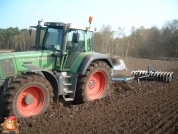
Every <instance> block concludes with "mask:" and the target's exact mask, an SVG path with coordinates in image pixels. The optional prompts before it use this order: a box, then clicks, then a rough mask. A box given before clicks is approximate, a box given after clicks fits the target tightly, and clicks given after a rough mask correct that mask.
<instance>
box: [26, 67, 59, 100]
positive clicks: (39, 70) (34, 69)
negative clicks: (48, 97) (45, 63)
mask: <svg viewBox="0 0 178 134" xmlns="http://www.w3.org/2000/svg"><path fill="white" fill-rule="evenodd" d="M23 66H24V67H25V68H27V69H29V70H30V71H31V72H36V73H42V74H43V75H44V76H45V78H46V79H47V80H48V81H49V82H50V83H51V85H52V87H53V92H54V98H53V99H54V102H56V103H58V93H59V90H58V81H57V79H56V77H55V76H54V75H53V74H52V73H51V72H50V71H48V70H45V69H43V68H41V67H38V66H34V65H23Z"/></svg>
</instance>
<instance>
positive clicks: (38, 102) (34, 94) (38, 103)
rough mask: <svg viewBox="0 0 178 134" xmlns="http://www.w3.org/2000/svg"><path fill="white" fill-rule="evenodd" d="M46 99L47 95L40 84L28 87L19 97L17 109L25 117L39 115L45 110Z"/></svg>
mask: <svg viewBox="0 0 178 134" xmlns="http://www.w3.org/2000/svg"><path fill="white" fill-rule="evenodd" d="M29 96H30V97H29ZM27 98H31V99H27ZM45 99H46V96H45V93H44V91H43V89H42V88H40V87H38V86H30V87H27V88H26V89H24V90H23V91H22V92H21V93H20V94H19V96H18V98H17V109H18V111H19V112H20V114H21V115H23V116H25V117H29V116H35V115H38V114H39V113H40V112H41V111H42V110H43V106H44V103H45ZM29 100H30V101H29Z"/></svg>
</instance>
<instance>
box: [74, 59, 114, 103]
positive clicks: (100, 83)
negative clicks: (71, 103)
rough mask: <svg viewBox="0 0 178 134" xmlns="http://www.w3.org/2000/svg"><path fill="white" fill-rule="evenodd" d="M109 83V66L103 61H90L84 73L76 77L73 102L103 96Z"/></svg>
mask: <svg viewBox="0 0 178 134" xmlns="http://www.w3.org/2000/svg"><path fill="white" fill-rule="evenodd" d="M110 84H111V71H110V67H109V66H108V65H107V64H106V63H105V62H103V61H96V62H93V63H91V64H90V66H89V67H88V69H87V71H86V72H85V74H84V75H79V77H78V82H77V90H76V94H75V102H77V103H82V102H85V101H92V100H95V99H100V98H103V97H105V96H106V95H107V91H108V89H109V87H110Z"/></svg>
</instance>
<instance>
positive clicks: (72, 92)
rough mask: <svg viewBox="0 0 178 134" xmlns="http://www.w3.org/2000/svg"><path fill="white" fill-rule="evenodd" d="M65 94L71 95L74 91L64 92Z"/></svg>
mask: <svg viewBox="0 0 178 134" xmlns="http://www.w3.org/2000/svg"><path fill="white" fill-rule="evenodd" d="M64 93H65V94H70V93H73V91H70V90H64Z"/></svg>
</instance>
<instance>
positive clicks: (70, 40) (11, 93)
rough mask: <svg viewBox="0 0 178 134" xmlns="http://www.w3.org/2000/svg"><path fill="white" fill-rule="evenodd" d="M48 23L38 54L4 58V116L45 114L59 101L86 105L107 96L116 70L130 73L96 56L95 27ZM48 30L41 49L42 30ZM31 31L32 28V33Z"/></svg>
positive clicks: (0, 65)
mask: <svg viewBox="0 0 178 134" xmlns="http://www.w3.org/2000/svg"><path fill="white" fill-rule="evenodd" d="M91 21H92V17H90V18H89V27H84V26H79V25H74V24H71V23H62V22H45V23H44V26H45V27H42V26H41V21H38V25H37V26H31V28H36V41H35V50H33V51H25V52H10V53H2V54H0V95H1V100H0V103H1V113H2V114H3V116H9V115H15V116H16V117H17V118H26V117H31V116H37V115H40V114H42V113H44V112H45V111H46V110H47V109H50V108H51V105H52V104H53V103H54V102H55V103H58V102H59V97H60V96H63V99H64V100H65V101H75V102H76V103H82V102H85V101H92V100H95V99H100V98H103V97H105V96H106V95H107V92H108V89H109V87H110V84H111V79H112V78H111V71H112V69H114V68H116V69H118V68H119V69H118V70H123V69H125V64H124V62H123V61H122V62H121V63H120V64H119V63H117V62H116V63H112V61H111V59H110V58H109V57H108V55H105V54H100V53H96V52H94V50H93V49H94V44H93V32H94V31H95V29H94V28H91V27H90V24H91ZM43 29H46V30H45V31H46V32H45V35H44V38H43V41H42V44H41V45H40V35H41V31H42V30H43ZM29 31H30V33H31V31H32V30H29Z"/></svg>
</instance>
